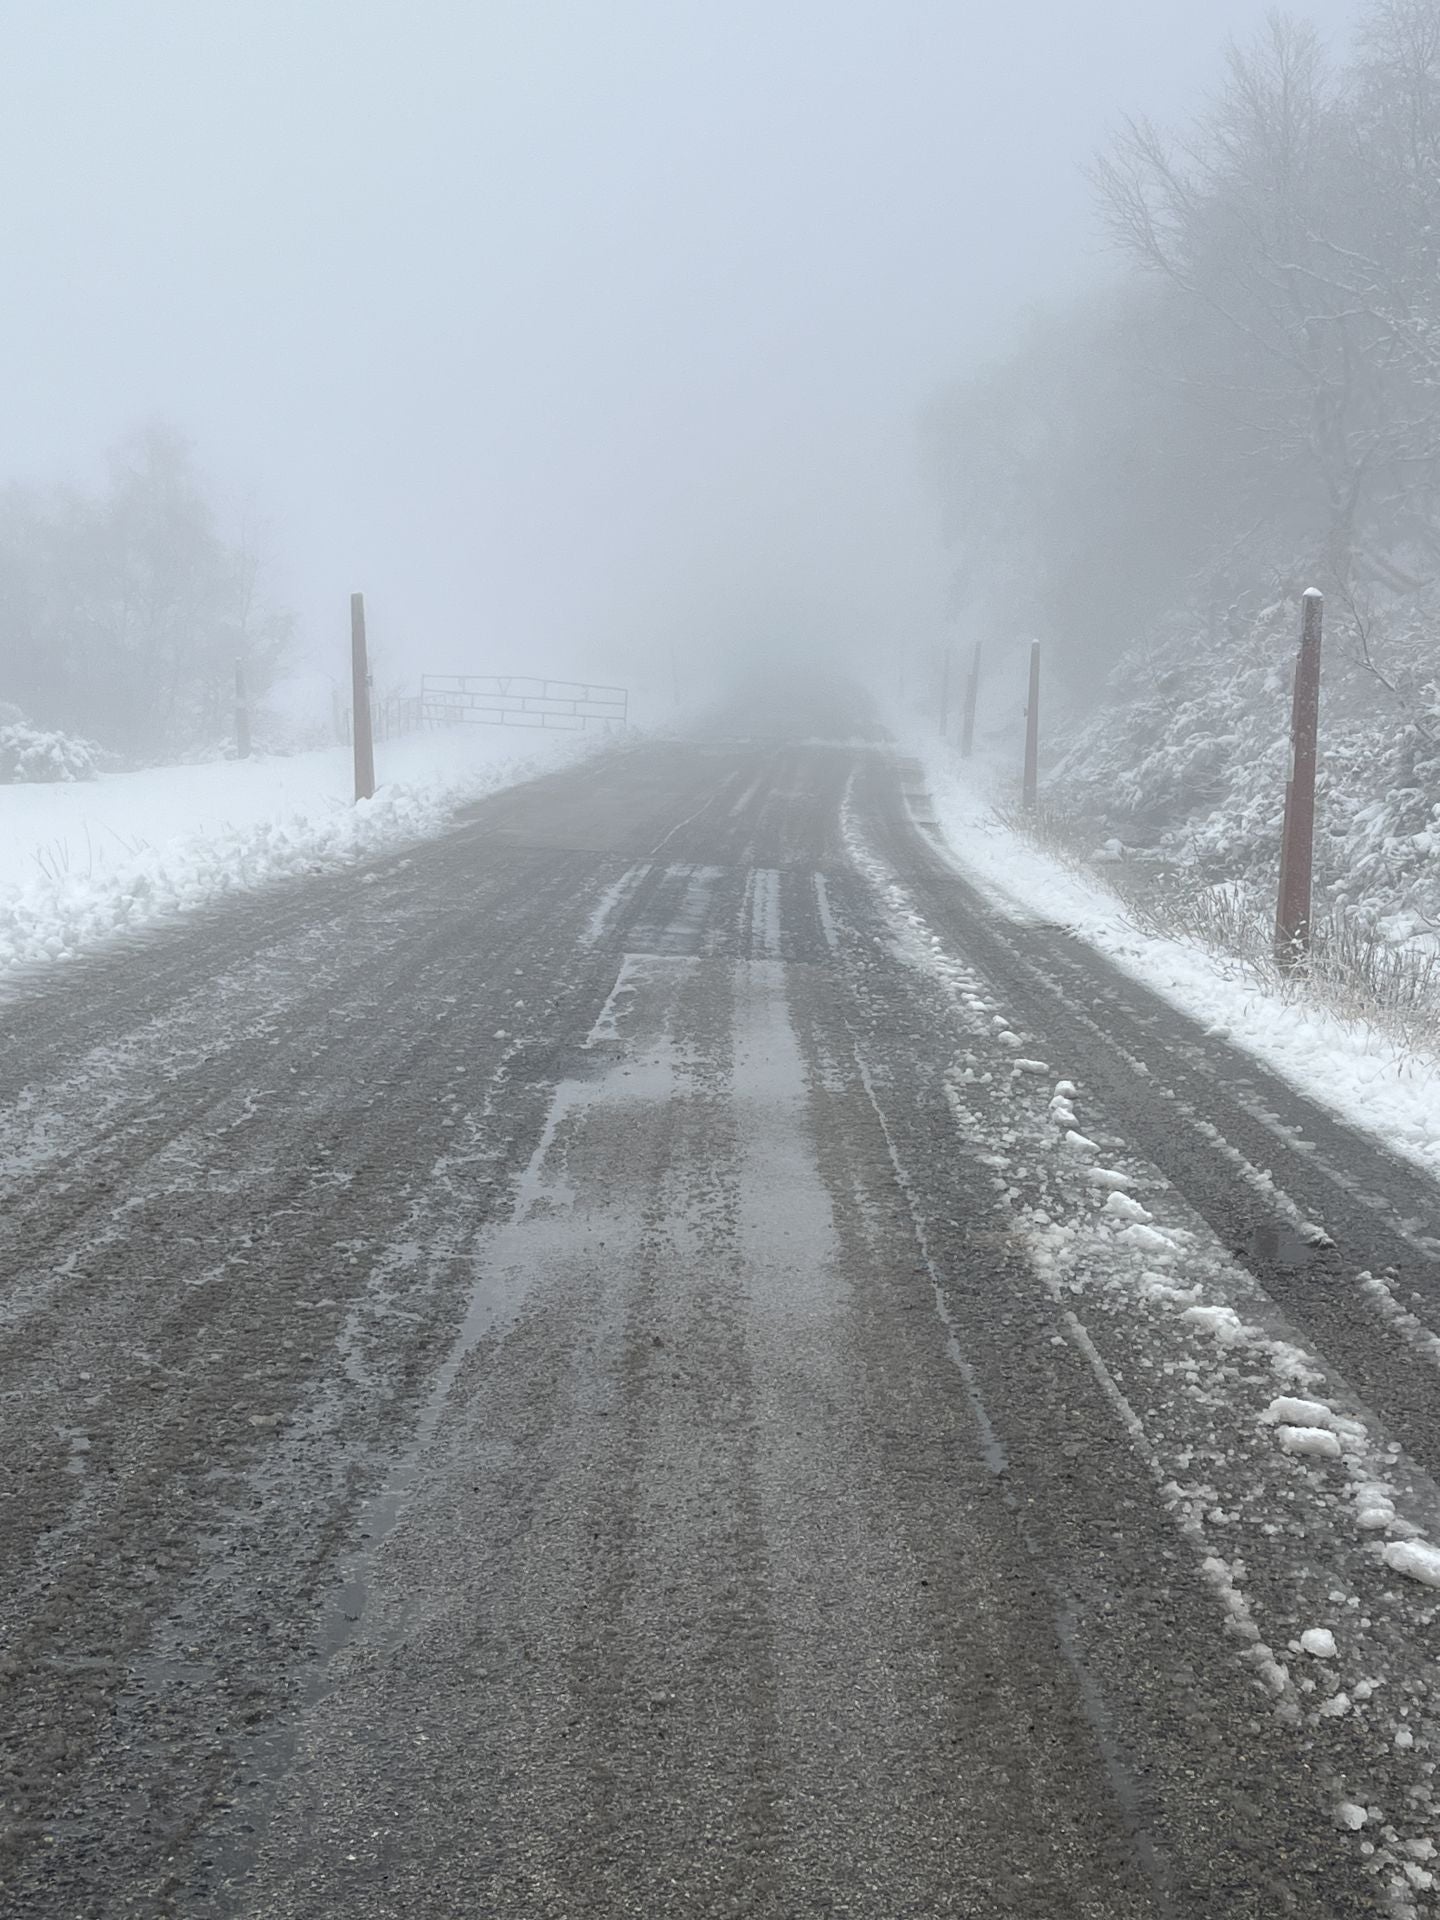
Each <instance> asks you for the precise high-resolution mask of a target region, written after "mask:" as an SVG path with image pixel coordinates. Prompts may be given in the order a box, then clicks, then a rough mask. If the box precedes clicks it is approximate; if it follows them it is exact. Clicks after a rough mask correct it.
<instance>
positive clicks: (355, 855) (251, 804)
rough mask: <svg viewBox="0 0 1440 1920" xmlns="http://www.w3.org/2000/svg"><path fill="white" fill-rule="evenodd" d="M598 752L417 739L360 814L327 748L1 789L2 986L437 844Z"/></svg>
mask: <svg viewBox="0 0 1440 1920" xmlns="http://www.w3.org/2000/svg"><path fill="white" fill-rule="evenodd" d="M607 744H608V743H607V740H606V738H605V736H604V735H602V734H598V733H562V732H555V733H546V734H537V733H526V734H524V735H519V734H517V733H515V732H507V731H505V730H504V729H501V728H491V727H454V728H450V729H447V730H445V731H444V732H439V733H427V734H415V735H412V736H410V737H408V738H406V739H402V740H395V741H389V742H386V743H385V744H383V745H381V746H379V747H377V749H376V771H377V775H378V778H379V781H380V789H379V791H378V792H377V793H376V795H375V798H374V799H373V800H369V801H361V802H360V803H359V804H358V805H357V804H355V803H353V801H352V799H351V793H352V791H353V789H352V787H351V779H352V774H351V762H350V757H349V754H348V752H347V751H346V750H344V749H338V748H337V749H330V750H324V751H320V752H315V753H302V754H295V755H293V756H287V757H283V758H281V757H261V758H257V759H253V760H225V761H214V762H210V763H207V764H202V765H199V766H181V767H154V768H148V769H146V770H145V771H143V772H140V773H123V774H110V775H102V776H101V777H100V778H99V779H97V780H93V781H85V782H81V783H73V784H60V783H55V784H48V783H47V784H44V785H25V786H0V973H3V972H4V971H5V970H7V969H8V968H11V967H15V966H19V965H25V964H33V963H37V962H38V963H45V962H50V961H57V960H67V959H70V958H73V957H74V956H75V955H77V954H79V953H81V952H84V951H85V950H86V949H87V948H90V947H93V946H95V945H96V944H97V943H99V942H101V941H103V940H105V939H107V938H110V937H111V936H113V935H115V934H121V933H126V932H129V931H131V930H133V929H138V928H141V927H147V926H153V925H155V924H156V923H157V922H160V921H165V920H168V919H170V918H171V917H172V916H173V915H175V914H177V913H183V912H185V911H187V910H189V909H192V908H195V907H201V906H206V905H209V904H211V903H212V902H214V901H216V900H219V899H222V898H224V897H225V896H226V895H228V894H233V893H237V892H241V891H245V890H248V889H250V888H254V887H260V886H265V885H267V884H268V883H269V882H271V881H274V880H280V879H283V878H285V877H287V876H290V875H297V874H305V873H314V872H317V871H321V870H326V869H330V868H334V867H338V866H342V865H345V864H349V863H353V862H355V861H360V860H364V859H366V858H368V857H369V856H371V855H374V854H378V853H382V852H384V851H385V850H386V849H388V848H391V847H395V846H398V845H400V844H402V843H403V842H405V841H408V840H413V839H416V838H418V837H420V836H422V835H424V834H429V833H436V832H439V831H440V830H441V829H442V828H443V827H444V826H445V825H446V824H447V822H448V821H449V820H450V819H451V818H452V817H453V815H454V813H455V811H456V809H457V808H458V807H460V806H462V805H464V803H465V802H466V801H469V800H474V799H478V798H479V797H480V796H481V795H483V794H486V793H491V792H493V791H494V790H495V789H497V788H499V787H505V786H513V785H514V784H515V783H516V782H518V781H521V780H525V779H528V778H531V777H533V776H534V775H536V774H540V773H544V772H546V771H548V770H550V769H552V768H555V767H559V766H563V765H566V764H568V763H569V762H571V761H573V760H575V759H577V758H579V757H581V756H583V755H587V754H591V753H594V752H597V751H599V750H601V749H603V748H604V747H605V746H606V745H607Z"/></svg>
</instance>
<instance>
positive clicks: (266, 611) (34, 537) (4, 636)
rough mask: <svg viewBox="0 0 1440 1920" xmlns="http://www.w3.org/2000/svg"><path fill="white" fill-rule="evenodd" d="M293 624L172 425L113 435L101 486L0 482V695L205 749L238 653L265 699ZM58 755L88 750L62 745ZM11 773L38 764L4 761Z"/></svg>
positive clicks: (123, 748) (247, 537)
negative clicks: (115, 441)
mask: <svg viewBox="0 0 1440 1920" xmlns="http://www.w3.org/2000/svg"><path fill="white" fill-rule="evenodd" d="M290 631H291V625H290V620H289V617H288V616H287V615H286V614H284V613H283V612H281V611H280V610H278V609H277V608H275V607H274V606H272V605H271V604H269V603H268V601H267V600H266V598H265V595H264V593H263V590H262V567H261V561H260V555H259V552H258V548H257V544H256V541H255V539H254V537H253V534H250V533H247V534H244V535H242V536H241V537H239V538H230V537H227V535H226V534H225V533H224V532H223V531H222V529H221V526H220V522H219V519H218V516H217V514H216V511H215V508H214V507H213V505H212V504H211V502H210V500H209V498H208V497H207V494H206V490H205V487H204V484H203V482H202V480H201V478H200V475H199V474H198V472H197V470H196V467H195V463H194V459H193V456H192V454H191V451H190V449H189V447H188V446H187V445H186V443H185V442H184V441H183V440H181V439H179V438H178V437H177V436H175V435H174V434H171V433H169V432H168V431H165V430H163V429H159V428H154V429H151V430H149V431H147V432H144V433H142V434H139V435H137V436H136V437H135V438H133V439H132V440H130V441H128V442H127V443H126V444H125V445H124V446H122V447H121V448H119V449H118V450H117V451H116V453H115V454H114V455H113V456H112V458H111V461H110V468H109V473H108V477H107V481H106V484H105V485H104V487H103V488H101V489H100V490H98V491H96V492H93V493H87V492H82V491H80V490H78V489H76V488H59V489H53V490H45V489H40V488H34V487H27V486H20V485H12V486H9V487H6V488H4V489H3V490H0V700H4V701H11V702H14V703H16V704H17V705H18V706H19V707H21V708H22V709H23V710H24V712H25V713H26V714H27V715H28V716H29V718H30V719H31V721H33V723H34V725H35V726H36V727H37V728H39V729H42V730H44V731H45V732H46V734H47V735H48V736H52V737H53V736H54V735H55V734H56V733H57V732H59V731H64V732H66V733H71V732H73V733H76V734H80V735H84V736H86V737H88V738H91V739H94V740H98V741H99V742H100V743H101V744H102V745H103V746H104V747H105V748H107V749H109V750H111V751H113V752H114V753H116V754H118V755H120V756H122V757H123V758H125V759H127V760H130V761H133V762H141V763H143V762H153V761H158V760H163V759H174V758H178V757H182V756H187V755H191V754H195V753H197V752H202V753H203V752H204V751H205V750H206V749H210V748H213V747H214V746H215V745H216V744H217V743H219V742H221V741H222V740H224V739H226V738H228V737H229V734H230V730H231V726H232V724H233V714H234V688H235V666H236V662H237V661H240V662H243V663H244V666H245V672H246V677H247V681H248V684H249V692H250V695H251V698H252V700H253V699H256V698H257V697H259V696H260V695H262V694H263V692H264V690H265V688H266V687H267V685H268V684H269V683H270V681H271V680H272V679H273V677H274V676H275V674H276V672H277V670H278V668H279V666H280V664H281V661H282V659H283V657H284V654H285V651H286V647H287V645H288V642H289V639H290ZM22 757H23V756H22ZM51 760H52V764H54V765H61V764H67V765H71V766H75V767H78V766H79V765H80V764H81V761H80V759H78V758H76V757H75V756H74V755H66V754H62V753H60V751H59V749H58V748H56V749H53V750H51ZM16 764H17V765H18V764H19V762H18V761H17V762H16ZM26 764H27V765H30V764H40V762H38V761H36V760H35V759H34V756H33V753H32V754H31V755H30V757H29V758H27V759H26ZM17 777H23V778H34V777H36V776H35V775H34V774H29V773H25V774H19V775H17V774H16V773H14V772H12V773H10V774H5V773H3V772H0V779H14V778H17ZM43 777H49V778H55V777H58V778H69V777H77V776H76V775H74V774H66V773H64V772H61V773H59V774H51V775H46V776H43Z"/></svg>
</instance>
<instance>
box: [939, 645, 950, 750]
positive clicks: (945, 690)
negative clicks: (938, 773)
mask: <svg viewBox="0 0 1440 1920" xmlns="http://www.w3.org/2000/svg"><path fill="white" fill-rule="evenodd" d="M949 731H950V649H949V647H946V649H945V655H944V658H943V659H942V660H941V662H940V738H941V739H942V740H943V739H944V738H945V736H946V734H947V733H949Z"/></svg>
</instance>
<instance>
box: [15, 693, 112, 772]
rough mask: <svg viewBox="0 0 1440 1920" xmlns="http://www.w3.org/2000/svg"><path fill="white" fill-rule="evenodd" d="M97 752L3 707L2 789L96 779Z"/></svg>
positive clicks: (85, 743) (87, 745)
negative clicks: (38, 725) (50, 781)
mask: <svg viewBox="0 0 1440 1920" xmlns="http://www.w3.org/2000/svg"><path fill="white" fill-rule="evenodd" d="M97 770H98V769H97V767H96V749H95V748H94V747H93V746H92V745H91V744H90V742H89V741H88V740H81V739H79V738H77V737H76V735H74V734H70V733H48V732H46V731H45V730H44V729H42V728H40V727H33V726H31V725H30V723H29V722H28V721H27V720H26V719H25V718H24V717H23V716H22V715H21V714H19V712H18V711H17V709H15V708H14V707H5V706H0V786H19V785H23V784H27V783H30V782H39V781H47V780H93V779H94V778H95V775H96V772H97Z"/></svg>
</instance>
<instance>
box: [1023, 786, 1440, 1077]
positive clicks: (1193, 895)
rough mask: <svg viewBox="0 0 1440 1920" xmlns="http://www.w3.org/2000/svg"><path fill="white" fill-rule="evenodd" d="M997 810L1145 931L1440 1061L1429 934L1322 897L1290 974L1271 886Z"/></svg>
mask: <svg viewBox="0 0 1440 1920" xmlns="http://www.w3.org/2000/svg"><path fill="white" fill-rule="evenodd" d="M995 811H996V813H997V815H998V817H999V818H1000V820H1001V821H1002V822H1003V823H1004V825H1006V826H1007V827H1009V828H1010V829H1011V830H1012V831H1013V832H1016V833H1018V834H1020V835H1021V836H1022V837H1024V838H1025V839H1027V840H1030V841H1033V842H1035V843H1036V844H1037V845H1039V846H1040V847H1041V848H1042V849H1044V850H1045V851H1047V852H1049V853H1052V854H1054V855H1055V856H1056V857H1057V858H1058V859H1059V861H1060V863H1061V864H1062V865H1063V866H1065V867H1067V868H1069V869H1071V870H1072V871H1074V872H1078V873H1080V874H1081V875H1085V874H1092V875H1095V877H1097V878H1098V880H1099V881H1100V884H1101V885H1102V886H1103V887H1105V888H1106V889H1108V890H1109V891H1111V892H1114V893H1116V894H1118V895H1119V896H1120V898H1121V899H1122V900H1123V901H1124V902H1125V906H1126V909H1127V911H1128V913H1129V916H1130V918H1131V920H1132V921H1133V922H1134V924H1135V926H1136V927H1137V928H1138V929H1139V930H1140V931H1141V932H1144V933H1152V934H1155V935H1157V936H1159V937H1160V938H1162V939H1173V940H1188V941H1192V942H1196V943H1198V944H1199V945H1200V946H1202V947H1204V948H1206V949H1208V950H1209V951H1210V952H1212V953H1214V954H1216V955H1217V956H1219V955H1223V956H1226V957H1228V958H1231V959H1236V960H1241V961H1243V962H1245V964H1246V966H1247V967H1248V969H1249V970H1250V971H1251V972H1252V973H1253V974H1254V976H1255V977H1256V978H1257V979H1258V980H1260V981H1263V982H1264V984H1265V985H1266V987H1267V988H1268V989H1269V990H1270V991H1271V992H1272V993H1275V994H1277V995H1278V996H1279V997H1280V998H1281V999H1284V1000H1290V1001H1293V1000H1297V999H1302V998H1303V999H1308V1000H1311V1001H1313V1002H1315V1003H1317V1004H1319V1005H1320V1006H1323V1007H1326V1008H1328V1009H1329V1010H1330V1011H1331V1012H1332V1013H1335V1014H1338V1015H1339V1016H1340V1017H1341V1018H1342V1019H1346V1020H1350V1021H1357V1020H1358V1021H1365V1022H1368V1023H1369V1024H1370V1025H1372V1026H1375V1027H1377V1028H1379V1029H1380V1030H1382V1031H1384V1032H1387V1033H1389V1034H1391V1035H1392V1036H1393V1038H1395V1039H1396V1040H1397V1041H1399V1042H1400V1043H1401V1044H1402V1045H1403V1046H1405V1047H1407V1048H1410V1049H1416V1048H1418V1049H1420V1050H1422V1051H1426V1052H1430V1053H1437V1054H1440V951H1437V949H1436V945H1435V942H1434V939H1433V938H1432V937H1431V936H1429V935H1424V936H1415V935H1410V936H1408V937H1406V938H1402V939H1399V940H1393V939H1389V938H1387V937H1386V935H1385V934H1384V932H1383V931H1382V930H1381V927H1380V925H1379V924H1378V923H1377V922H1376V920H1375V919H1374V918H1373V917H1360V916H1356V915H1353V914H1349V913H1346V912H1345V911H1343V910H1342V909H1341V908H1339V907H1337V906H1336V904H1335V903H1334V901H1333V900H1326V899H1323V898H1322V899H1320V900H1319V901H1317V904H1316V911H1315V918H1314V923H1313V951H1312V953H1311V955H1310V958H1309V960H1308V962H1307V964H1306V967H1305V969H1304V971H1303V972H1299V973H1297V972H1290V973H1287V972H1285V971H1283V970H1282V969H1281V967H1280V966H1279V964H1278V963H1277V961H1276V959H1275V952H1274V935H1275V902H1274V898H1273V893H1274V889H1273V887H1272V889H1271V891H1270V893H1269V894H1265V895H1262V894H1260V893H1259V892H1258V891H1257V890H1256V889H1255V888H1254V887H1253V886H1248V885H1246V884H1243V883H1242V882H1239V881H1220V880H1214V879H1210V878H1208V877H1207V876H1206V873H1205V872H1204V870H1203V868H1201V867H1199V866H1197V865H1195V864H1193V863H1191V864H1185V865H1178V864H1171V863H1169V862H1166V861H1164V860H1151V859H1145V858H1140V859H1127V858H1125V857H1123V854H1122V852H1121V849H1120V843H1119V842H1118V841H1116V840H1113V839H1112V840H1110V841H1109V842H1107V843H1106V844H1105V845H1103V846H1101V847H1098V848H1097V847H1096V845H1095V835H1094V834H1093V833H1087V832H1086V830H1085V828H1084V827H1083V825H1080V824H1077V822H1076V821H1075V819H1074V818H1073V816H1070V815H1068V814H1066V813H1065V812H1064V811H1063V810H1062V809H1061V808H1059V807H1057V806H1055V805H1054V804H1053V802H1049V801H1047V800H1046V799H1045V797H1044V796H1042V799H1041V804H1040V805H1039V806H1038V807H1037V808H1036V809H1035V811H1034V812H1033V813H1032V812H1028V811H1027V810H1026V809H1025V808H1023V807H1022V806H1021V805H1020V804H1019V803H1018V801H1017V800H1016V799H1015V798H1014V797H1013V796H1012V797H1008V798H1007V797H1005V796H1004V795H1003V794H1002V795H1001V796H1000V797H999V798H997V799H996V801H995ZM1097 869H1098V872H1097Z"/></svg>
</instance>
